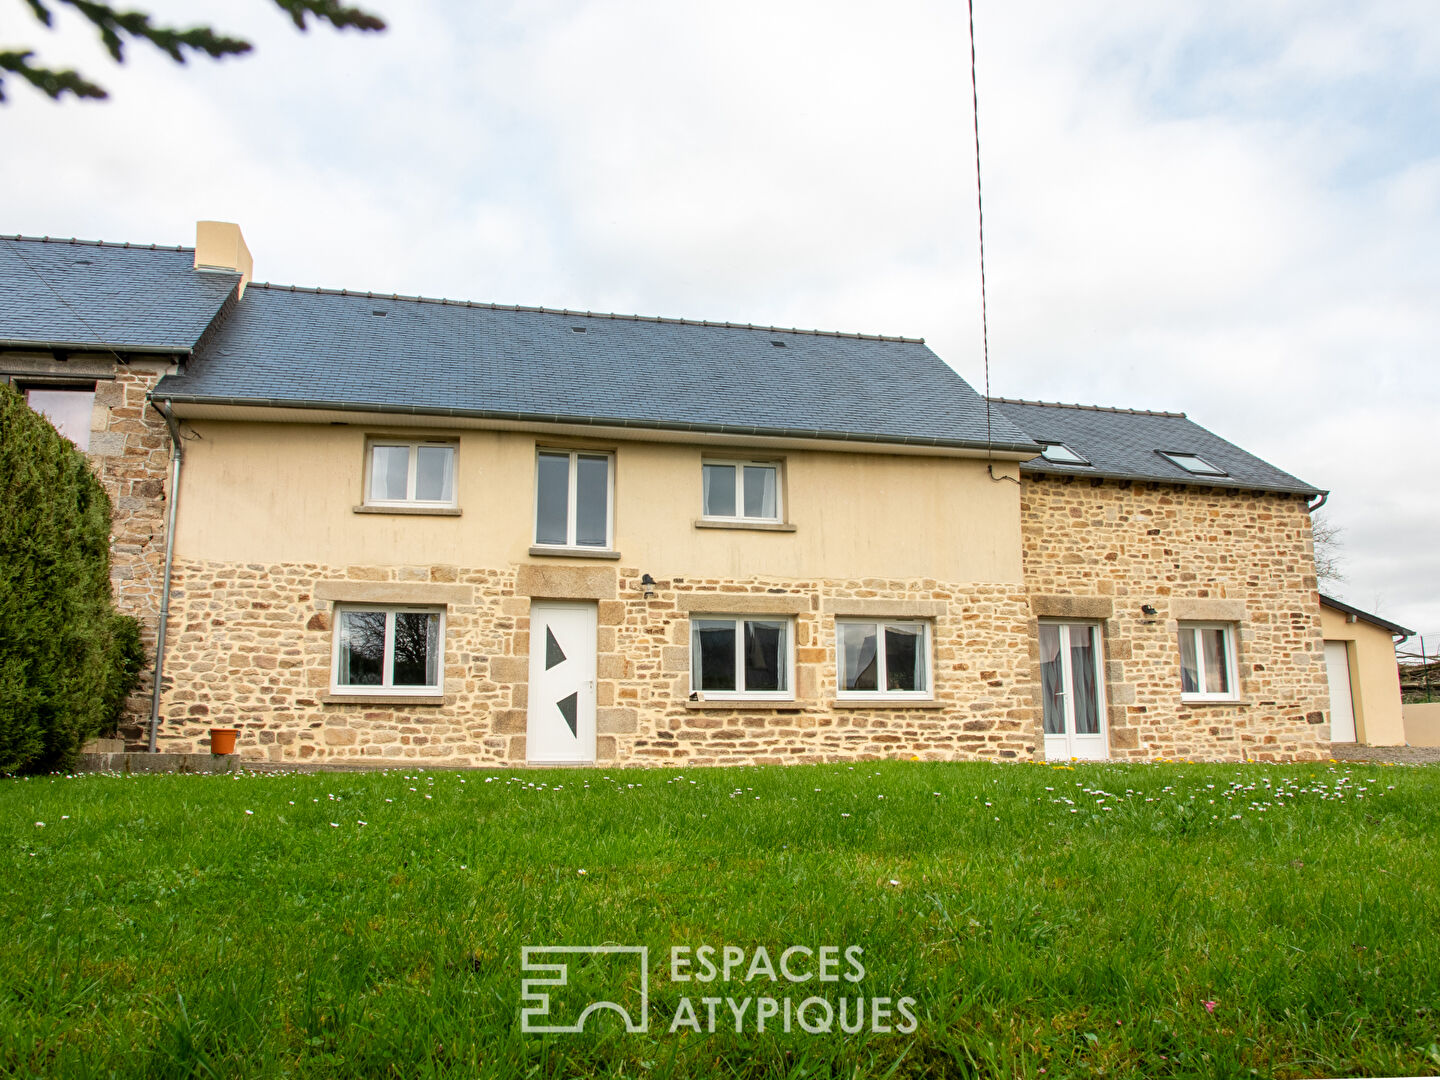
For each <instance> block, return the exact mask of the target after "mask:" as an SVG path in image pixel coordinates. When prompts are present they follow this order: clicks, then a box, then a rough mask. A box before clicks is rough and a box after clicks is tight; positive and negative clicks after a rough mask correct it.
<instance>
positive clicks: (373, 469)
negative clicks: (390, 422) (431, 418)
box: [365, 439, 456, 507]
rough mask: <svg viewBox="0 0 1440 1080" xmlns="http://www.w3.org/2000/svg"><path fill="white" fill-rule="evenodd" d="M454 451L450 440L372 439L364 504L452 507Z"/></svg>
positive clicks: (453, 496) (453, 494) (369, 449)
mask: <svg viewBox="0 0 1440 1080" xmlns="http://www.w3.org/2000/svg"><path fill="white" fill-rule="evenodd" d="M455 452H456V445H455V443H454V442H448V441H430V440H413V439H412V440H406V439H371V440H370V442H369V445H368V462H367V466H366V468H367V471H368V476H367V477H366V480H365V505H367V506H398V507H407V506H414V507H424V506H433V507H453V506H454V505H455Z"/></svg>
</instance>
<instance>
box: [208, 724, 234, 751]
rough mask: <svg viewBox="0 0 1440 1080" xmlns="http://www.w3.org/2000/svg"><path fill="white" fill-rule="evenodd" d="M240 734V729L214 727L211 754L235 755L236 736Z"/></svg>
mask: <svg viewBox="0 0 1440 1080" xmlns="http://www.w3.org/2000/svg"><path fill="white" fill-rule="evenodd" d="M239 734H240V729H239V728H233V727H214V728H211V729H210V753H212V754H233V753H234V752H235V736H237V735H239Z"/></svg>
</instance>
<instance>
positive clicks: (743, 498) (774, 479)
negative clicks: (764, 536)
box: [700, 461, 781, 522]
mask: <svg viewBox="0 0 1440 1080" xmlns="http://www.w3.org/2000/svg"><path fill="white" fill-rule="evenodd" d="M700 486H701V495H700V498H701V513H702V514H703V515H704V516H705V517H707V518H715V519H718V520H723V521H763V522H776V521H779V520H780V518H781V506H780V466H779V465H778V464H777V463H776V462H773V461H706V462H704V463H703V465H702V466H701V485H700Z"/></svg>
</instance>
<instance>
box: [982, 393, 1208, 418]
mask: <svg viewBox="0 0 1440 1080" xmlns="http://www.w3.org/2000/svg"><path fill="white" fill-rule="evenodd" d="M989 400H990V403H991V404H992V405H1038V406H1041V407H1042V408H1046V409H1079V410H1081V411H1082V412H1107V413H1123V414H1125V415H1127V416H1165V417H1170V418H1171V419H1174V420H1188V419H1189V417H1188V416H1186V415H1185V414H1184V413H1183V412H1165V411H1163V410H1160V409H1124V408H1121V407H1119V406H1118V405H1079V404H1071V403H1070V402H1066V401H1032V400H1030V399H1029V398H1008V397H992V398H990V399H989Z"/></svg>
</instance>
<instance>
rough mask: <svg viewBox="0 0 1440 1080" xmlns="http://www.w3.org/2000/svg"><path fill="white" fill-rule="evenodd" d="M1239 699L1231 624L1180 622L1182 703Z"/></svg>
mask: <svg viewBox="0 0 1440 1080" xmlns="http://www.w3.org/2000/svg"><path fill="white" fill-rule="evenodd" d="M1239 696H1240V694H1239V684H1238V681H1237V680H1236V677H1235V627H1234V624H1232V623H1181V624H1180V698H1181V700H1182V701H1234V700H1236V699H1237V698H1238V697H1239Z"/></svg>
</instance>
